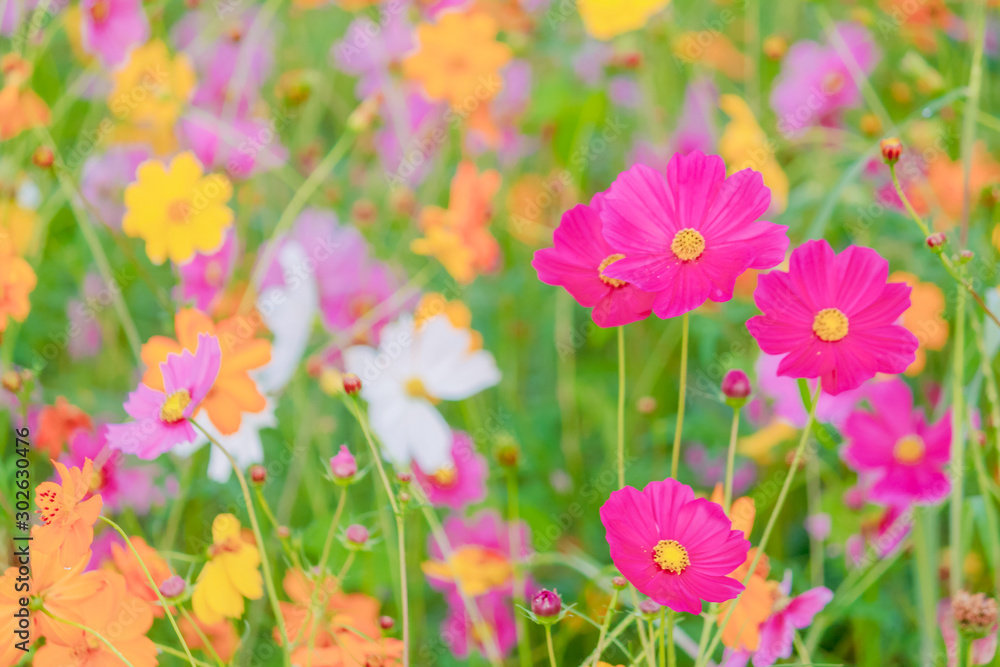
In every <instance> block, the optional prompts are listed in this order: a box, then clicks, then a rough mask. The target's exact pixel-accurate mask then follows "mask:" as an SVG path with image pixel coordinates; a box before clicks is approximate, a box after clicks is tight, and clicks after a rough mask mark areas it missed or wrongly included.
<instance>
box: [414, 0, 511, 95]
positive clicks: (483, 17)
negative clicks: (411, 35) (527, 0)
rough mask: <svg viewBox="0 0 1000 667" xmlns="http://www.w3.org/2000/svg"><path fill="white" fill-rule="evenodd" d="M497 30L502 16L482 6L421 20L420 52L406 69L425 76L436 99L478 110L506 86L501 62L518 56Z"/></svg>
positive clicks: (427, 89)
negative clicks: (514, 54) (490, 12)
mask: <svg viewBox="0 0 1000 667" xmlns="http://www.w3.org/2000/svg"><path fill="white" fill-rule="evenodd" d="M497 30H498V28H497V22H496V20H495V19H494V18H493V17H492V16H490V15H489V14H486V13H484V12H480V11H471V12H451V13H448V14H444V15H443V16H441V17H440V19H439V20H438V22H437V23H421V24H420V25H419V26H417V42H418V44H419V46H418V48H417V52H416V53H414V54H413V55H411V56H409V57H408V58H407V59H406V60H404V61H403V73H404V74H405V75H406V76H407V78H410V79H413V80H414V81H418V82H420V83H421V84H422V85H423V88H424V91H425V92H426V93H427V96H428V97H430V98H431V99H432V100H447V101H448V102H449V103H450V104H451V106H452V108H453V109H456V110H468V111H472V110H474V109H475V108H478V107H479V106H480V105H481V104H482V103H483V102H485V101H486V100H488V99H490V98H492V97H493V96H494V95H496V94H497V93H498V92H500V88H501V87H502V85H503V79H501V78H500V68H502V67H503V66H504V65H506V64H507V62H508V61H509V60H510V59H511V56H512V52H511V50H510V47H509V46H507V45H506V44H502V43H500V42H498V41H496V37H497Z"/></svg>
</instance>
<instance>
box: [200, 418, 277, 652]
mask: <svg viewBox="0 0 1000 667" xmlns="http://www.w3.org/2000/svg"><path fill="white" fill-rule="evenodd" d="M191 424H193V425H194V427H195V428H197V429H198V430H199V431H201V432H202V433H204V434H205V437H206V438H208V439H209V441H210V442H211V443H212V444H213V445H215V446H216V447H218V448H219V451H221V452H222V453H223V454H224V455H225V456H226V458H227V459H229V465H230V466H232V468H233V472H235V473H236V479H237V480H239V483H240V489H241V490H242V491H243V501H244V502H245V503H246V505H247V515H248V516H249V517H250V527H251V528H252V529H253V537H254V540H255V541H256V542H257V549H258V550H259V551H260V570H261V574H262V575H263V577H264V587H265V588H266V589H267V597H268V600H269V601H270V603H271V611H273V612H274V620H275V621H276V622H277V624H278V632H279V633H280V634H281V641H282V656H283V658H284V663H285V667H290V666H291V658H290V655H289V652H288V630H287V629H286V628H285V617H284V616H283V615H282V614H281V606H280V605H279V604H278V592H277V590H275V588H274V580H273V579H271V563H270V561H269V560H268V558H267V550H266V549H265V548H264V536H263V535H262V534H261V532H260V524H259V523H258V522H257V512H256V511H255V510H254V508H253V498H251V497H250V487H249V486H247V480H246V477H244V475H243V471H242V470H240V467H239V465H237V464H236V459H234V458H233V456H232V454H230V453H229V450H227V449H226V448H225V447H223V446H222V443H220V442H219V441H218V440H216V439H215V438H213V437H212V436H211V435H210V434H209V432H208V431H206V430H205V429H204V428H202V427H201V425H200V424H198V423H197V422H195V421H194V420H191Z"/></svg>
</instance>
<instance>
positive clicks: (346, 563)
mask: <svg viewBox="0 0 1000 667" xmlns="http://www.w3.org/2000/svg"><path fill="white" fill-rule="evenodd" d="M355 554H357V552H356V551H352V552H350V553H349V554H347V558H345V559H344V565H343V567H341V568H340V572H338V573H337V581H343V580H344V577H345V576H346V575H347V571H348V570H350V569H351V565H353V564H354V556H355Z"/></svg>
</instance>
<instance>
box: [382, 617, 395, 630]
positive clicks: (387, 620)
mask: <svg viewBox="0 0 1000 667" xmlns="http://www.w3.org/2000/svg"><path fill="white" fill-rule="evenodd" d="M394 625H396V621H394V620H392V616H379V617H378V626H379V627H380V628H382V629H383V630H392V626H394Z"/></svg>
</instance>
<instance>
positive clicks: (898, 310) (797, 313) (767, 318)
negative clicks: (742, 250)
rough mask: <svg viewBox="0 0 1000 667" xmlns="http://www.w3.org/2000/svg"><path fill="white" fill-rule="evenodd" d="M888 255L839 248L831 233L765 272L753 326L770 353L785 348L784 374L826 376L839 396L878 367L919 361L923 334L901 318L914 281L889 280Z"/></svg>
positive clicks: (826, 386) (826, 384) (886, 369)
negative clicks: (786, 262)
mask: <svg viewBox="0 0 1000 667" xmlns="http://www.w3.org/2000/svg"><path fill="white" fill-rule="evenodd" d="M888 276H889V262H888V261H886V260H885V259H884V258H883V257H882V256H881V255H879V254H878V253H877V252H875V251H874V250H872V249H871V248H862V247H859V246H850V247H848V248H847V250H845V251H844V252H842V253H840V254H839V255H836V254H835V253H834V252H833V248H831V247H830V244H829V243H827V242H826V241H823V240H819V241H807V242H806V243H804V244H802V245H801V246H799V247H798V248H796V249H795V251H794V252H793V253H792V258H791V265H790V268H789V270H788V271H787V272H785V271H771V272H770V273H767V274H765V275H762V276H760V278H759V279H758V282H757V290H756V291H755V292H754V301H755V302H756V303H757V307H758V308H760V310H761V312H762V313H763V315H757V316H756V317H752V318H750V320H749V321H748V322H747V329H749V330H750V333H751V335H753V337H754V338H756V339H757V343H758V344H759V345H760V349H761V350H763V351H764V352H766V353H767V354H780V355H786V356H785V357H784V358H783V359H782V360H781V364H779V366H778V375H786V376H789V377H793V378H817V377H818V378H821V381H822V387H823V391H825V392H826V393H828V394H831V395H834V396H836V395H837V394H840V393H842V392H845V391H849V390H851V389H856V388H858V387H860V386H861V384H862V383H863V382H865V381H866V380H869V379H871V378H872V377H874V376H875V374H876V373H891V374H899V373H902V372H903V371H905V370H906V369H907V367H908V366H909V365H910V364H911V363H913V359H914V358H915V356H916V350H917V338H916V336H914V335H913V334H912V333H910V332H909V331H907V330H906V329H905V328H904V327H903V326H901V325H899V324H897V320H898V319H899V316H900V315H902V314H903V312H904V311H905V310H906V309H907V308H909V307H910V287H909V285H906V284H905V283H888V284H887V283H886V279H887V278H888Z"/></svg>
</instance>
